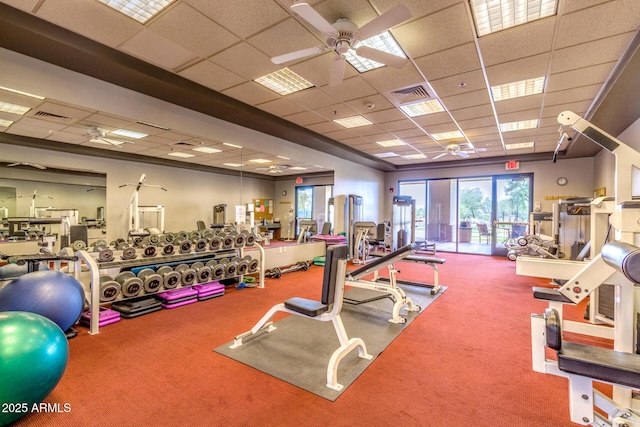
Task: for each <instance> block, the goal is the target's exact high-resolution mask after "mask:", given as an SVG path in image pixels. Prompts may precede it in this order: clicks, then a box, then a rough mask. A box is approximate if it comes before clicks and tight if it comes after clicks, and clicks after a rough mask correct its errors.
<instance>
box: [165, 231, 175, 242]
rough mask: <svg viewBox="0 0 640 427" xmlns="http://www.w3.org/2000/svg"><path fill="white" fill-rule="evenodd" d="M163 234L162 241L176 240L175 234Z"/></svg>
mask: <svg viewBox="0 0 640 427" xmlns="http://www.w3.org/2000/svg"><path fill="white" fill-rule="evenodd" d="M163 236H164V241H165V242H167V243H173V242H174V241H175V240H176V236H174V235H173V234H172V233H166V234H164V235H163Z"/></svg>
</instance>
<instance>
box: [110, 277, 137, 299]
mask: <svg viewBox="0 0 640 427" xmlns="http://www.w3.org/2000/svg"><path fill="white" fill-rule="evenodd" d="M116 282H118V283H120V286H121V289H122V295H124V296H125V297H127V298H130V297H135V296H137V295H138V294H139V293H140V291H141V290H142V286H143V284H142V280H140V278H139V277H136V275H135V274H133V273H132V272H130V271H123V272H122V273H120V274H118V275H117V276H116Z"/></svg>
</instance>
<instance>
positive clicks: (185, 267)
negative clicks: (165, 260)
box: [174, 264, 189, 271]
mask: <svg viewBox="0 0 640 427" xmlns="http://www.w3.org/2000/svg"><path fill="white" fill-rule="evenodd" d="M187 268H189V266H188V265H187V264H179V265H178V266H177V267H176V268H174V270H175V271H182V270H186V269H187Z"/></svg>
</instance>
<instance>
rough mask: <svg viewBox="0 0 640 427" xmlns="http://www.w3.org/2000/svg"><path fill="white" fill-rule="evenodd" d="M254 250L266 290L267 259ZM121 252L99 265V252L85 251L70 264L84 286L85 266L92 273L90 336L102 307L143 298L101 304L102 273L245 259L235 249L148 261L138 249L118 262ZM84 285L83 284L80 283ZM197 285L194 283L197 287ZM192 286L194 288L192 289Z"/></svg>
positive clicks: (259, 250)
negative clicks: (235, 258) (146, 267)
mask: <svg viewBox="0 0 640 427" xmlns="http://www.w3.org/2000/svg"><path fill="white" fill-rule="evenodd" d="M254 247H256V248H257V249H258V252H259V253H260V256H259V263H260V264H259V267H258V270H257V271H256V272H257V273H259V275H260V282H259V285H258V287H259V288H264V281H265V275H264V272H265V259H264V249H263V248H262V246H261V245H259V244H257V243H256V244H254ZM121 252H122V251H118V250H116V251H113V255H114V256H113V260H112V261H107V262H99V261H98V255H99V254H98V253H96V252H88V251H86V250H80V251H76V252H75V255H76V256H77V257H78V260H77V261H76V262H75V263H71V264H70V265H69V267H70V268H69V273H72V274H74V276H75V278H76V279H77V280H78V281H80V282H81V277H80V276H81V273H82V266H83V264H84V265H86V266H87V267H88V269H89V273H90V286H89V298H88V299H89V310H90V313H91V318H90V323H89V334H91V335H95V334H98V333H99V330H100V326H99V313H100V306H101V305H102V304H109V303H111V302H114V301H122V300H126V299H131V298H135V297H138V296H140V295H136V296H135V297H125V296H124V295H122V293H121V294H120V295H119V297H118V298H117V299H116V300H114V301H108V302H101V301H100V275H101V272H102V273H104V274H108V273H111V275H113V272H114V271H118V272H122V271H124V270H130V269H132V268H136V267H145V266H157V265H165V264H173V263H179V262H190V263H194V262H198V261H201V260H206V259H222V258H225V257H229V256H233V255H240V256H242V253H243V251H242V248H233V249H223V250H206V251H200V252H189V253H181V254H174V255H157V256H153V257H145V256H144V249H136V252H137V254H136V255H137V256H136V258H135V259H129V260H118V259H120V258H121V255H122V253H121ZM61 253H68V254H73V250H72V249H71V248H65V249H63V250H62V251H61ZM234 277H239V278H240V280H242V277H243V275H237V276H234ZM225 278H231V277H225ZM81 283H82V282H81ZM195 284H197V283H194V284H193V285H195ZM189 286H192V285H189ZM163 290H164V289H162V287H160V288H159V289H158V290H157V291H156V292H151V293H148V292H144V291H143V292H142V293H143V294H144V295H154V294H156V293H158V292H162V291H163Z"/></svg>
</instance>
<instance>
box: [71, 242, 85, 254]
mask: <svg viewBox="0 0 640 427" xmlns="http://www.w3.org/2000/svg"><path fill="white" fill-rule="evenodd" d="M71 247H72V248H73V250H74V251H83V250H85V249H87V244H86V243H85V242H83V241H82V240H76V241H75V242H73V243H72V244H71Z"/></svg>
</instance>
